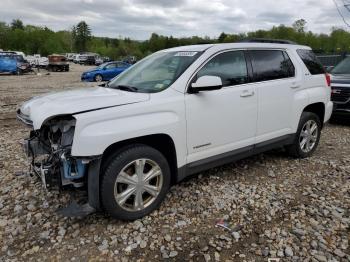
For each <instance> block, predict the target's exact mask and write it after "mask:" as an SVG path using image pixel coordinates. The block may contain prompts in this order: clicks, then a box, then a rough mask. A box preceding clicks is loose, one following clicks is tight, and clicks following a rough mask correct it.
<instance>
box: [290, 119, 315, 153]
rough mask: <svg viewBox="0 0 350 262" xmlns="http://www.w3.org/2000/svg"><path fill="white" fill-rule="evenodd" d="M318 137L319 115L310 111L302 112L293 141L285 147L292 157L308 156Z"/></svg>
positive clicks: (313, 149) (313, 148) (313, 150)
mask: <svg viewBox="0 0 350 262" xmlns="http://www.w3.org/2000/svg"><path fill="white" fill-rule="evenodd" d="M320 137H321V121H320V119H319V117H318V116H317V115H316V114H314V113H311V112H303V113H302V115H301V118H300V122H299V126H298V131H297V133H296V136H295V139H294V142H293V144H292V145H290V146H289V147H288V148H287V149H288V151H289V153H290V154H291V155H292V156H294V157H298V158H305V157H309V156H311V155H312V154H313V153H314V152H315V150H316V148H317V146H318V143H319V141H320Z"/></svg>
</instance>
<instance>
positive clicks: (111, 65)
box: [106, 64, 117, 69]
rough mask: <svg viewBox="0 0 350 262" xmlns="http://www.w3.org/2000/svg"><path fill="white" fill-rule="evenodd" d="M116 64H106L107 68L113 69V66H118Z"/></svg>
mask: <svg viewBox="0 0 350 262" xmlns="http://www.w3.org/2000/svg"><path fill="white" fill-rule="evenodd" d="M116 66H117V65H116V64H109V65H106V68H107V69H112V68H116Z"/></svg>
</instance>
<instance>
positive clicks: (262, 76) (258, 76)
mask: <svg viewBox="0 0 350 262" xmlns="http://www.w3.org/2000/svg"><path fill="white" fill-rule="evenodd" d="M250 56H251V59H252V65H253V71H254V81H256V82H259V81H268V80H275V79H283V78H288V77H293V76H295V68H294V66H293V63H292V61H291V60H290V58H289V57H288V55H287V53H286V52H284V51H281V50H254V51H250Z"/></svg>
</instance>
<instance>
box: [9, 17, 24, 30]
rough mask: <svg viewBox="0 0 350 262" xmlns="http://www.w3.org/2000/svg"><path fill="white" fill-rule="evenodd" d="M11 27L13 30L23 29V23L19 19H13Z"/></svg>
mask: <svg viewBox="0 0 350 262" xmlns="http://www.w3.org/2000/svg"><path fill="white" fill-rule="evenodd" d="M11 29H12V30H15V29H20V30H23V29H24V25H23V22H22V20H20V19H13V20H12V22H11Z"/></svg>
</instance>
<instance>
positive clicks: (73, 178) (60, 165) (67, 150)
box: [23, 116, 89, 188]
mask: <svg viewBox="0 0 350 262" xmlns="http://www.w3.org/2000/svg"><path fill="white" fill-rule="evenodd" d="M74 129H75V119H74V118H73V117H71V116H65V117H60V118H58V119H57V118H55V119H52V120H49V121H47V122H46V123H45V124H44V125H43V126H42V127H41V129H40V130H32V131H31V132H30V137H29V138H28V139H25V140H24V141H23V147H24V151H25V152H26V154H27V156H28V157H30V158H31V161H32V165H31V168H32V169H33V170H32V171H33V172H34V173H35V174H36V175H37V176H39V177H40V179H41V181H42V183H43V185H44V187H46V188H52V187H55V186H58V187H62V186H67V185H72V186H74V187H82V186H83V185H84V180H85V177H86V176H85V175H86V173H87V164H88V162H89V160H83V159H77V158H75V157H73V156H72V155H71V148H72V143H73V137H74Z"/></svg>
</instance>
